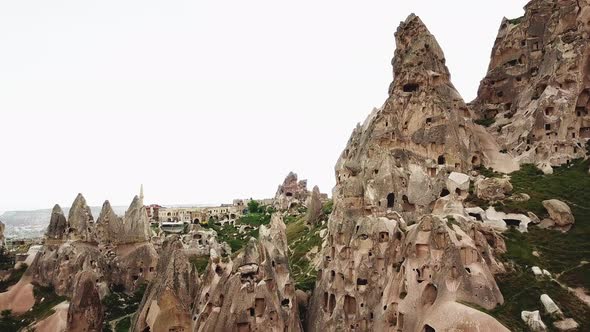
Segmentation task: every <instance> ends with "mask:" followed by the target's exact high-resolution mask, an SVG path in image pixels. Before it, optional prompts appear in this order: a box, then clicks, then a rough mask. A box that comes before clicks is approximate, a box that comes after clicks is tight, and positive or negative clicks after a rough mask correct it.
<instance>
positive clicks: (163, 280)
mask: <svg viewBox="0 0 590 332" xmlns="http://www.w3.org/2000/svg"><path fill="white" fill-rule="evenodd" d="M198 285H199V277H198V275H197V271H196V269H195V268H194V267H193V266H192V264H191V263H190V262H189V259H188V256H187V255H186V254H185V252H184V249H183V245H182V243H181V242H180V240H179V239H178V238H177V237H176V236H172V237H171V238H168V239H166V241H165V242H164V246H163V252H162V256H161V257H160V260H159V262H158V268H157V273H156V277H155V278H154V280H153V281H152V282H151V283H150V285H149V286H148V288H147V290H146V293H145V294H144V297H143V300H142V302H141V304H140V306H139V310H138V312H137V314H136V316H135V319H134V320H135V322H134V324H133V327H132V331H145V330H146V329H149V331H171V330H173V331H189V330H190V329H191V327H192V320H191V309H192V304H193V301H194V298H195V295H196V290H197V288H198Z"/></svg>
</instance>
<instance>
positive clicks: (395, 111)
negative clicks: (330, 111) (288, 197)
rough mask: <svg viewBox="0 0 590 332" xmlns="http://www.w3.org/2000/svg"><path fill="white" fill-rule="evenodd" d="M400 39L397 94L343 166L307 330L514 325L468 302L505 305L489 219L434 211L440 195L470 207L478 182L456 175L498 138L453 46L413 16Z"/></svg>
mask: <svg viewBox="0 0 590 332" xmlns="http://www.w3.org/2000/svg"><path fill="white" fill-rule="evenodd" d="M395 37H396V45H397V50H396V52H395V57H394V59H393V69H394V81H393V83H392V84H391V86H390V89H389V98H388V100H387V101H386V103H385V105H384V106H383V107H382V108H381V109H377V110H374V111H373V113H371V115H369V117H368V118H367V120H366V121H365V123H364V124H363V125H362V126H360V125H359V126H357V128H356V129H355V130H354V131H353V134H352V137H351V138H350V140H349V142H348V145H347V147H346V149H345V150H344V152H343V153H342V155H341V157H340V159H339V160H338V163H337V165H336V177H337V181H336V182H337V184H336V188H335V189H334V191H333V193H334V211H333V213H332V215H331V216H330V219H329V222H328V237H327V241H326V242H325V243H324V247H323V255H322V257H323V258H324V259H323V262H322V263H321V269H320V271H319V272H318V275H319V278H318V281H317V282H316V288H315V290H314V293H313V297H312V299H311V308H310V310H309V318H308V329H309V330H310V331H321V330H326V331H338V330H348V329H354V330H359V331H387V330H397V331H402V330H403V331H422V330H426V331H431V330H433V329H434V330H437V331H439V330H440V331H445V330H447V329H449V328H455V329H461V328H462V327H465V328H467V326H469V328H470V329H472V330H479V331H507V329H506V328H505V327H503V326H502V325H501V324H500V323H498V322H497V321H495V319H493V318H492V317H491V316H489V315H487V314H484V313H482V312H480V311H477V310H475V309H472V308H470V307H468V306H465V305H463V304H461V303H460V302H459V301H462V302H469V303H474V304H477V305H479V306H481V307H484V308H487V309H491V308H494V307H495V306H496V305H497V304H499V303H502V302H503V298H502V294H501V293H500V291H499V289H498V286H497V285H496V283H495V281H494V278H493V275H492V273H493V272H494V271H498V270H500V269H499V268H498V269H496V265H497V264H496V262H495V260H494V258H493V253H494V248H492V247H491V246H490V244H489V243H488V241H487V238H486V234H484V233H483V232H481V231H480V229H479V228H480V227H481V226H480V225H476V224H473V225H474V226H473V227H470V226H469V225H470V224H472V223H471V222H469V220H468V218H463V219H465V220H466V221H467V222H453V221H452V219H448V220H445V219H442V218H441V217H438V216H435V215H430V213H431V212H432V211H433V208H434V207H435V204H439V205H440V208H439V210H441V211H445V210H448V211H454V212H457V213H459V214H464V211H463V207H462V205H461V203H460V200H459V198H460V197H461V196H463V195H464V193H463V192H461V191H463V190H465V189H467V190H468V185H469V179H464V178H462V177H461V176H459V177H453V179H451V180H450V182H449V181H448V180H449V174H450V173H451V172H453V171H454V172H458V173H467V172H468V171H470V170H471V169H472V168H473V167H475V166H479V165H486V164H487V162H488V160H489V156H490V155H489V152H490V151H489V147H488V148H486V149H487V150H485V149H483V148H482V146H480V143H479V142H480V139H481V137H487V138H488V139H491V137H489V136H486V135H485V134H483V135H482V134H481V133H480V134H477V135H476V134H474V131H475V130H474V128H475V127H476V126H475V125H474V124H473V123H472V121H471V119H470V112H469V110H468V108H467V106H466V105H465V103H464V102H463V100H462V99H461V96H460V95H459V93H458V92H457V91H456V90H455V88H454V87H453V85H452V83H451V82H450V74H449V72H448V70H447V68H446V66H445V58H444V54H443V52H442V50H441V48H440V46H439V45H438V43H437V42H436V40H435V39H434V37H433V36H432V35H431V34H430V33H429V32H428V30H427V28H426V27H425V26H424V24H423V23H422V21H421V20H420V19H419V18H418V17H416V16H415V15H410V16H409V17H408V18H407V20H406V21H405V22H402V24H401V26H400V27H399V28H398V31H397V33H396V35H395ZM496 152H497V151H496ZM451 182H452V183H453V184H454V189H455V191H454V192H450V191H449V188H448V187H447V183H451ZM441 197H442V198H441ZM439 198H441V199H444V200H445V201H444V202H442V201H441V202H437V201H438V200H439ZM454 212H451V213H454ZM407 223H410V224H411V223H415V224H414V225H411V226H407ZM487 231H488V232H490V233H492V234H493V233H494V231H493V230H490V229H487ZM491 237H492V241H490V242H491V243H493V240H497V241H498V242H501V243H502V245H503V241H502V240H501V238H499V237H496V238H495V239H494V236H491Z"/></svg>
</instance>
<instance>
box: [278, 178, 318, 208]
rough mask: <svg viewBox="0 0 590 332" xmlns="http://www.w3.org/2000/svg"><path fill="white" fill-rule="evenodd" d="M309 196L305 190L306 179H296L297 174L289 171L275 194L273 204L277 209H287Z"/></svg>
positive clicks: (302, 202) (303, 201)
mask: <svg viewBox="0 0 590 332" xmlns="http://www.w3.org/2000/svg"><path fill="white" fill-rule="evenodd" d="M308 196H309V191H307V180H301V181H298V180H297V174H295V173H293V172H289V174H288V175H287V177H286V178H285V180H284V181H283V184H282V185H280V186H279V188H278V189H277V193H276V194H275V203H274V204H275V206H276V207H277V208H278V209H279V210H287V209H290V208H292V207H296V206H300V205H303V204H304V203H305V200H306V199H307V197H308Z"/></svg>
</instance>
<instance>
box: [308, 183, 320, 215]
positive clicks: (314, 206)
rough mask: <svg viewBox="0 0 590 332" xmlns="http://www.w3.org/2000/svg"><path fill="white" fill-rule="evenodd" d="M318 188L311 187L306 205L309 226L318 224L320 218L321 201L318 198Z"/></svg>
mask: <svg viewBox="0 0 590 332" xmlns="http://www.w3.org/2000/svg"><path fill="white" fill-rule="evenodd" d="M320 195H321V194H320V188H318V186H315V187H313V191H312V192H311V196H310V197H309V202H308V203H307V218H306V219H307V223H308V224H310V225H316V224H317V223H319V222H320V218H321V217H322V201H321V198H320Z"/></svg>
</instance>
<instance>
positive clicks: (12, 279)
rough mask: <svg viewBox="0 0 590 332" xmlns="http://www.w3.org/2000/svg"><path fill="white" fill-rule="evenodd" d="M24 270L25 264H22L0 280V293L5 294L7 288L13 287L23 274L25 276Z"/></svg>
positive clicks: (25, 268)
mask: <svg viewBox="0 0 590 332" xmlns="http://www.w3.org/2000/svg"><path fill="white" fill-rule="evenodd" d="M13 266H14V265H13ZM26 270H27V264H22V265H21V266H20V267H19V268H18V269H14V270H12V272H11V273H10V275H9V276H8V278H6V279H4V280H0V292H6V291H7V290H8V287H10V286H12V285H15V284H16V283H17V282H18V281H19V280H20V278H21V277H22V276H23V274H25V271H26Z"/></svg>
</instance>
